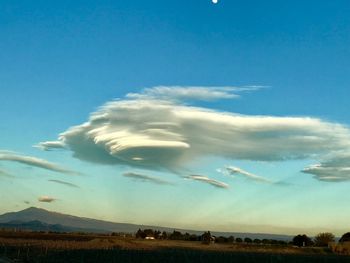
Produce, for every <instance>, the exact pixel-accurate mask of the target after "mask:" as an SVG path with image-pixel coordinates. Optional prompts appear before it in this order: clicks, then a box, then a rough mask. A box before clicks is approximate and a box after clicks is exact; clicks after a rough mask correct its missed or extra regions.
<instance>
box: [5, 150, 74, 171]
mask: <svg viewBox="0 0 350 263" xmlns="http://www.w3.org/2000/svg"><path fill="white" fill-rule="evenodd" d="M0 161H9V162H17V163H21V164H26V165H30V166H34V167H38V168H42V169H46V170H50V171H54V172H59V173H64V174H69V175H78V173H77V172H74V171H71V170H68V169H65V168H63V167H61V166H60V165H58V164H55V163H51V162H49V161H46V160H44V159H40V158H36V157H32V156H26V155H19V154H17V153H13V152H8V151H0Z"/></svg>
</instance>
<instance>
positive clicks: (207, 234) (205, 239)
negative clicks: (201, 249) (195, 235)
mask: <svg viewBox="0 0 350 263" xmlns="http://www.w3.org/2000/svg"><path fill="white" fill-rule="evenodd" d="M210 241H211V233H210V231H208V232H204V233H203V235H202V243H203V244H210Z"/></svg>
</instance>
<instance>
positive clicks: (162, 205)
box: [0, 0, 350, 236]
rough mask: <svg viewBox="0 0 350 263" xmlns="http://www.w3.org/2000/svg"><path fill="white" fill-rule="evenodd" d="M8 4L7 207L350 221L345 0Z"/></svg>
mask: <svg viewBox="0 0 350 263" xmlns="http://www.w3.org/2000/svg"><path fill="white" fill-rule="evenodd" d="M0 6H1V7H2V8H1V9H2V11H1V14H0V29H1V30H0V50H1V51H0V58H1V61H2V63H1V66H0V90H1V97H0V98H1V103H0V118H1V120H2V121H1V124H0V125H1V126H0V127H1V140H0V143H1V144H0V198H1V200H2V201H1V204H0V214H3V213H5V212H12V211H15V210H22V209H25V208H26V207H29V206H35V207H40V208H44V209H47V210H50V211H56V212H60V213H65V214H71V215H76V216H84V217H90V218H96V219H102V220H106V221H112V222H123V223H136V224H144V225H156V226H158V225H159V226H170V227H172V226H176V227H178V228H184V229H201V230H202V229H203V230H206V229H210V230H217V231H227V232H231V231H232V232H248V231H249V229H253V230H252V231H249V232H259V233H278V234H291V235H293V234H299V233H297V232H296V231H298V232H300V231H302V232H305V233H306V234H311V235H314V234H317V233H318V232H326V231H330V232H333V233H334V234H336V235H337V236H340V235H342V234H343V233H345V232H348V231H350V223H349V220H348V218H349V217H350V211H348V210H347V209H346V208H347V205H348V203H349V201H350V197H347V191H348V188H349V186H350V184H349V182H350V127H349V125H350V116H349V114H348V112H349V111H348V104H349V103H348V97H349V96H348V95H349V91H348V88H349V86H350V65H349V63H350V52H349V51H350V49H349V46H350V27H349V25H350V18H349V16H348V14H349V11H350V5H349V4H348V2H347V1H345V0H344V1H343V0H340V1H336V2H332V3H329V2H327V3H320V2H319V1H315V0H312V1H308V2H307V3H305V2H304V1H284V2H283V3H282V2H280V1H277V0H273V1H270V2H261V1H230V0H219V1H218V2H217V3H213V2H212V1H211V0H201V1H191V2H189V1H185V0H177V1H160V0H155V1H146V2H145V1H140V0H131V1H102V2H99V3H98V4H97V3H95V2H94V1H74V2H71V1H63V2H62V1H60V2H57V3H52V2H51V3H48V2H45V1H38V2H35V3H33V2H30V1H28V2H27V1H24V2H23V1H4V2H2V3H1V4H0ZM299 230H300V231H299ZM275 231H278V232H275Z"/></svg>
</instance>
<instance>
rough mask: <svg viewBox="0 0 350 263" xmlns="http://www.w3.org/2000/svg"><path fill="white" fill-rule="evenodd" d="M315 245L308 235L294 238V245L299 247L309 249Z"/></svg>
mask: <svg viewBox="0 0 350 263" xmlns="http://www.w3.org/2000/svg"><path fill="white" fill-rule="evenodd" d="M312 244H313V242H312V240H311V239H310V238H309V237H308V236H307V235H305V234H304V235H297V236H295V237H294V238H293V245H295V246H298V247H307V246H311V245H312Z"/></svg>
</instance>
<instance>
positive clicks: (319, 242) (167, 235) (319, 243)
mask: <svg viewBox="0 0 350 263" xmlns="http://www.w3.org/2000/svg"><path fill="white" fill-rule="evenodd" d="M135 236H136V238H142V239H145V238H147V237H152V238H154V239H166V240H183V241H202V242H203V243H210V242H213V243H214V242H215V243H245V244H263V245H294V246H298V247H310V246H316V247H326V246H328V244H329V243H330V242H334V241H335V236H334V235H333V234H332V233H329V232H323V233H319V234H317V235H316V236H315V237H314V238H310V237H308V236H307V235H306V234H299V235H296V236H294V237H293V239H292V240H291V241H289V242H287V241H284V240H276V239H258V238H255V239H252V238H249V237H245V238H241V237H234V236H229V237H225V236H213V235H212V234H211V233H210V231H207V232H204V233H203V234H201V235H196V234H190V233H187V232H186V233H181V232H180V231H177V230H174V231H173V232H166V231H163V232H161V231H159V230H153V229H144V230H141V229H139V230H138V231H137V232H136V234H135ZM346 241H350V232H348V233H345V234H344V235H343V236H342V237H341V238H340V240H339V242H346Z"/></svg>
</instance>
